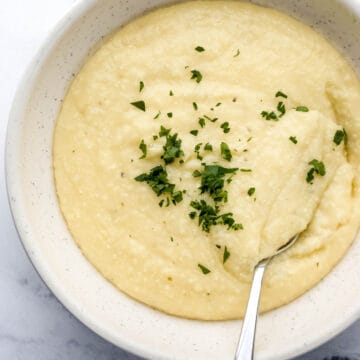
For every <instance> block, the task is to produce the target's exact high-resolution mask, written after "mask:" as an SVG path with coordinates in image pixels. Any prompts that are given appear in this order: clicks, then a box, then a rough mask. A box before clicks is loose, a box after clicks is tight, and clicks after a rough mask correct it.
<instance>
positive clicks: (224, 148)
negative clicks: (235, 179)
mask: <svg viewBox="0 0 360 360" xmlns="http://www.w3.org/2000/svg"><path fill="white" fill-rule="evenodd" d="M220 153H221V157H222V158H223V159H224V160H227V161H231V159H232V155H231V151H230V148H229V145H228V144H226V143H224V142H222V143H221V144H220Z"/></svg>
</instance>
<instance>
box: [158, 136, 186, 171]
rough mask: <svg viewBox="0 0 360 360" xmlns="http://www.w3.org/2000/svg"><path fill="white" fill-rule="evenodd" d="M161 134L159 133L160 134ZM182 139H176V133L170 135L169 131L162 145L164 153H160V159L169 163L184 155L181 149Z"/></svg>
mask: <svg viewBox="0 0 360 360" xmlns="http://www.w3.org/2000/svg"><path fill="white" fill-rule="evenodd" d="M160 136H161V135H160ZM181 143H182V141H181V140H180V139H178V134H177V133H175V134H174V135H171V134H170V132H169V133H167V135H166V143H165V145H164V146H163V149H164V154H163V155H161V159H163V160H164V161H165V164H166V165H167V164H171V163H173V162H174V160H175V159H176V158H180V157H182V156H183V155H184V152H183V151H182V150H181Z"/></svg>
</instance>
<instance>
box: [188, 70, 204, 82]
mask: <svg viewBox="0 0 360 360" xmlns="http://www.w3.org/2000/svg"><path fill="white" fill-rule="evenodd" d="M191 74H192V76H191V78H190V79H191V80H195V81H196V82H197V83H199V82H200V81H201V80H202V78H203V76H202V74H201V72H200V71H199V70H191Z"/></svg>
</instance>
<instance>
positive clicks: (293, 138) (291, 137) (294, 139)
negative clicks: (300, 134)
mask: <svg viewBox="0 0 360 360" xmlns="http://www.w3.org/2000/svg"><path fill="white" fill-rule="evenodd" d="M289 140H290V141H291V142H293V143H294V144H297V142H298V141H297V139H296V136H290V137H289Z"/></svg>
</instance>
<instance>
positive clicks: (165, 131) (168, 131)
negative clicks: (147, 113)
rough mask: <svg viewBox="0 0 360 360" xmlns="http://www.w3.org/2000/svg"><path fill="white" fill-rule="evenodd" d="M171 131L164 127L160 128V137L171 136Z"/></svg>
mask: <svg viewBox="0 0 360 360" xmlns="http://www.w3.org/2000/svg"><path fill="white" fill-rule="evenodd" d="M170 131H171V129H166V128H165V127H164V126H162V125H161V126H160V131H159V136H160V137H162V136H167V135H169V134H170Z"/></svg>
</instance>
